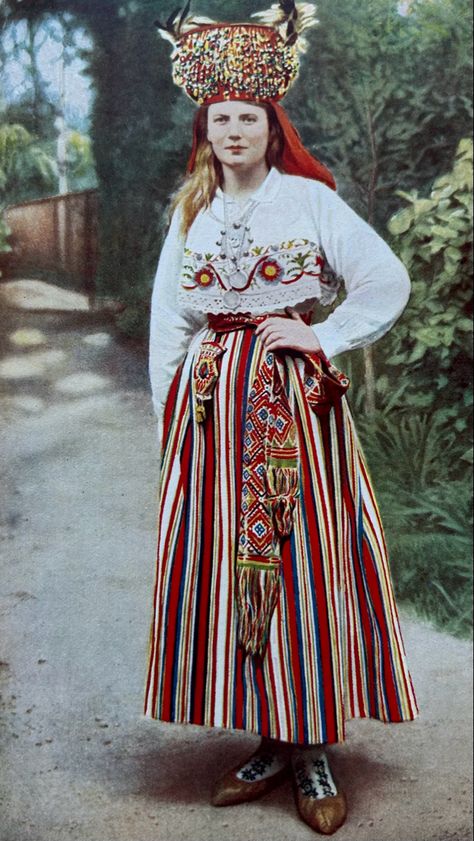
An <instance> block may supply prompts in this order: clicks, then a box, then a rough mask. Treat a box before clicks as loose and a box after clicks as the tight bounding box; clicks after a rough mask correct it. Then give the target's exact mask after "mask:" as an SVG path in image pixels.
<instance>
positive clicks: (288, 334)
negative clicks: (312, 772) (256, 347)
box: [255, 307, 321, 353]
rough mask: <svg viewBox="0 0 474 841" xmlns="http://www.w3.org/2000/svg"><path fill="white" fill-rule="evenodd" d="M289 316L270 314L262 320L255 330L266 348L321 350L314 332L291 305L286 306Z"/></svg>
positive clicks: (304, 351) (305, 351) (308, 351)
mask: <svg viewBox="0 0 474 841" xmlns="http://www.w3.org/2000/svg"><path fill="white" fill-rule="evenodd" d="M286 312H287V313H288V315H289V316H290V318H283V317H281V318H280V317H279V316H278V315H272V316H270V317H269V318H267V319H265V321H262V322H261V324H259V325H258V326H257V328H256V330H255V334H256V335H257V336H259V337H260V339H261V340H262V342H263V344H264V346H265V348H266V350H279V349H280V348H287V349H288V350H297V351H300V353H317V351H318V350H321V345H320V344H319V342H318V340H317V338H316V334H315V333H314V332H313V330H312V329H311V327H310V326H309V324H306V322H304V321H303V319H302V317H301V315H300V314H299V312H297V311H296V310H294V309H293V308H292V307H286Z"/></svg>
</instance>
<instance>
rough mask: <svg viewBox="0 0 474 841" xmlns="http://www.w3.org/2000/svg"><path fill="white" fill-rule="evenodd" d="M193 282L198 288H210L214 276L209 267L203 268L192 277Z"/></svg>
mask: <svg viewBox="0 0 474 841" xmlns="http://www.w3.org/2000/svg"><path fill="white" fill-rule="evenodd" d="M194 280H195V281H196V283H198V284H199V286H210V285H211V283H214V281H215V275H214V272H213V271H212V269H211V268H210V267H209V266H204V268H203V269H200V270H199V271H198V272H196V274H195V275H194Z"/></svg>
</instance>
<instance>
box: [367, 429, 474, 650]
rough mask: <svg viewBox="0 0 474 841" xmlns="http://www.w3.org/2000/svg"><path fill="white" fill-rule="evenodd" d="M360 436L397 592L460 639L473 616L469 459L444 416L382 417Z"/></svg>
mask: <svg viewBox="0 0 474 841" xmlns="http://www.w3.org/2000/svg"><path fill="white" fill-rule="evenodd" d="M359 432H360V435H361V439H362V442H363V446H364V451H365V454H366V457H367V460H368V464H369V467H370V469H371V472H372V474H373V477H374V485H375V489H376V492H377V498H378V501H379V505H380V509H381V514H382V519H383V522H384V526H385V530H386V535H387V543H388V547H389V553H390V558H391V566H392V572H393V577H394V582H395V587H396V591H397V594H398V596H399V598H400V599H401V600H403V601H405V602H406V603H407V604H409V605H411V606H413V607H414V609H415V610H416V611H417V612H418V613H419V614H421V615H422V616H425V617H428V618H430V619H432V620H434V621H435V622H436V624H438V625H440V626H441V627H443V628H444V629H446V630H449V631H450V632H452V633H456V634H459V635H463V636H465V635H467V634H469V633H470V628H471V617H472V563H471V557H472V510H471V476H470V473H471V471H470V468H469V463H468V461H469V459H468V456H467V454H466V453H465V452H464V443H463V441H462V440H461V439H460V437H459V435H458V434H457V433H456V431H455V430H454V429H453V428H451V427H449V426H446V423H445V418H444V415H443V412H434V413H433V414H431V415H430V414H428V413H426V412H424V413H416V412H413V413H411V414H404V413H400V412H392V413H389V414H384V413H382V412H379V413H378V414H377V415H376V416H375V417H374V418H372V419H371V420H370V422H367V423H365V424H363V423H361V422H359Z"/></svg>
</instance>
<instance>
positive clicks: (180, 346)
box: [149, 211, 206, 437]
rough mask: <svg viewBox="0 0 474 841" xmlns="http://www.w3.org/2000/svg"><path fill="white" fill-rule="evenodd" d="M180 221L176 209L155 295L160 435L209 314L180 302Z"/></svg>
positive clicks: (153, 379) (153, 349) (153, 350)
mask: <svg viewBox="0 0 474 841" xmlns="http://www.w3.org/2000/svg"><path fill="white" fill-rule="evenodd" d="M180 225H181V219H180V214H179V211H175V213H174V215H173V218H172V220H171V225H170V228H169V231H168V234H167V236H166V239H165V242H164V245H163V248H162V251H161V254H160V259H159V262H158V269H157V272H156V277H155V283H154V286H153V294H152V298H151V320H150V357H149V373H150V383H151V389H152V395H153V406H154V409H155V413H156V415H157V417H158V422H159V427H160V437H161V424H162V420H163V412H164V407H165V403H166V398H167V396H168V391H169V388H170V385H171V381H172V379H173V377H174V374H175V373H176V369H177V368H178V365H179V364H180V363H181V362H182V360H183V357H184V355H185V353H186V350H187V348H188V346H189V343H190V340H191V339H192V337H193V336H194V335H195V333H196V332H197V331H198V330H200V329H201V327H203V326H204V324H205V323H206V316H205V315H203V314H202V313H198V312H192V311H190V310H183V309H182V308H180V307H179V306H178V302H177V293H178V284H179V280H180V272H181V266H182V259H183V248H184V237H183V235H182V234H181V232H180Z"/></svg>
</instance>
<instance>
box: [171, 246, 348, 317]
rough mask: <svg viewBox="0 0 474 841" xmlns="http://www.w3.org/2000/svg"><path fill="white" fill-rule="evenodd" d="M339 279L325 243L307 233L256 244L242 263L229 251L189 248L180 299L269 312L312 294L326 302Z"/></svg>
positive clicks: (215, 308)
mask: <svg viewBox="0 0 474 841" xmlns="http://www.w3.org/2000/svg"><path fill="white" fill-rule="evenodd" d="M340 284H341V278H338V277H337V276H336V275H335V274H334V272H333V271H332V269H331V268H330V267H329V266H328V265H327V263H326V260H325V257H324V253H323V251H322V250H321V248H319V246H318V245H317V244H316V243H315V242H311V241H310V240H307V239H297V240H289V241H288V242H283V243H280V244H279V245H268V246H265V247H262V246H254V247H253V248H251V249H250V250H248V251H245V252H244V254H243V255H242V258H241V259H240V260H239V264H238V267H237V266H236V265H235V264H234V263H233V262H232V260H230V259H229V258H228V257H227V256H226V255H225V254H210V253H206V254H200V253H198V252H194V251H191V250H190V249H185V251H184V264H183V270H182V276H181V284H180V288H179V291H178V301H179V303H180V304H182V305H183V306H185V307H188V306H191V308H192V309H196V310H199V311H201V312H212V313H219V312H226V311H227V312H228V311H239V312H245V311H250V312H255V313H257V312H265V311H266V310H268V308H269V307H272V308H274V309H279V308H281V307H285V306H288V305H289V304H296V303H301V302H302V301H305V300H307V299H308V298H312V299H317V300H319V301H320V302H321V304H322V305H323V306H327V305H329V304H332V302H333V301H334V300H335V298H336V295H337V293H338V290H339V287H340ZM229 293H230V294H229Z"/></svg>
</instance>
